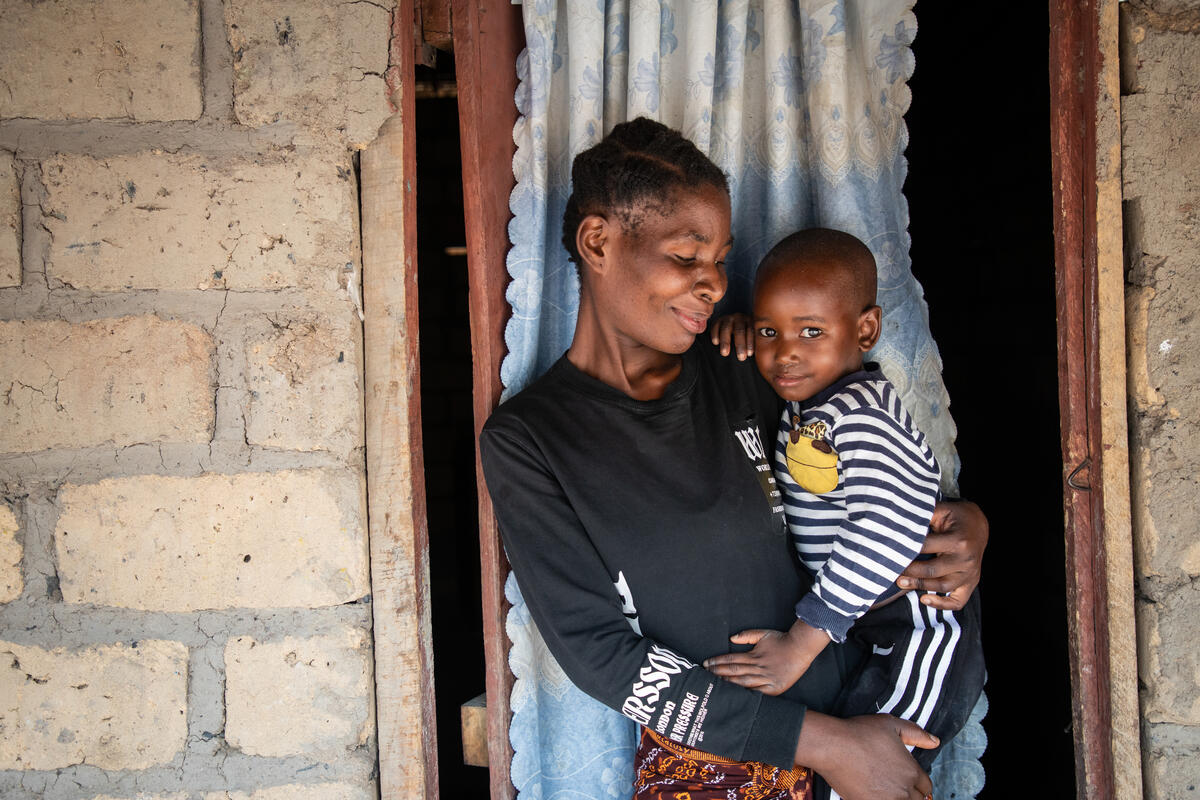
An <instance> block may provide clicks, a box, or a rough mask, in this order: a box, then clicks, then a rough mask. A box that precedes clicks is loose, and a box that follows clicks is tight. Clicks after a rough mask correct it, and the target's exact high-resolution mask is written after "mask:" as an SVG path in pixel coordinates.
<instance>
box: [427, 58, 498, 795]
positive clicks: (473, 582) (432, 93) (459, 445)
mask: <svg viewBox="0 0 1200 800" xmlns="http://www.w3.org/2000/svg"><path fill="white" fill-rule="evenodd" d="M416 84H417V87H416V89H417V91H416V95H417V99H416V145H417V259H418V263H419V264H420V267H419V269H418V271H417V284H418V288H417V292H418V297H419V303H420V311H419V317H420V340H421V429H422V434H423V438H424V442H425V492H426V510H427V515H428V521H429V573H430V606H431V616H432V622H433V669H434V698H435V704H436V709H437V738H438V783H439V789H440V795H441V796H442V797H445V798H463V800H485V798H487V797H488V772H487V769H486V768H483V767H475V766H468V765H466V764H464V763H463V743H462V725H461V717H460V706H461V705H462V704H463V703H465V702H467V701H468V700H471V699H472V698H474V697H475V696H477V695H479V694H482V693H483V688H484V668H483V618H482V612H481V605H482V601H481V596H480V565H479V522H478V516H477V512H476V505H477V502H478V500H477V497H478V492H477V489H476V485H475V425H474V414H473V395H472V373H471V320H470V315H469V314H468V310H467V295H468V293H467V287H468V276H467V258H466V248H465V246H464V245H465V243H466V232H465V230H464V211H463V187H462V180H461V175H462V156H461V153H460V150H459V128H458V97H457V94H458V93H457V86H456V83H455V77H454V57H453V55H452V54H450V53H447V52H445V51H438V53H437V66H436V67H432V68H431V67H422V66H418V67H416Z"/></svg>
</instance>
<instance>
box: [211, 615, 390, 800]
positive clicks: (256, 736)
mask: <svg viewBox="0 0 1200 800" xmlns="http://www.w3.org/2000/svg"><path fill="white" fill-rule="evenodd" d="M371 663H372V662H371V642H370V638H369V637H368V635H367V632H366V631H363V630H358V629H345V630H343V631H341V632H339V633H336V634H332V635H327V636H314V637H311V638H307V639H302V638H298V637H292V636H289V637H286V638H285V639H283V640H282V641H279V642H259V641H255V640H254V639H252V638H250V637H248V636H241V637H238V638H236V639H231V640H230V641H229V643H228V644H227V645H226V647H225V739H226V741H227V742H229V744H230V746H232V747H236V748H238V749H240V750H241V751H242V752H243V753H247V754H249V755H258V756H290V755H301V754H307V755H314V754H322V753H324V754H330V755H331V754H335V753H338V752H344V751H345V750H348V749H352V748H354V747H357V746H359V745H361V744H364V743H365V742H367V741H368V740H369V739H370V737H371V735H372V732H373V729H374V707H375V702H374V698H373V693H372V672H371ZM322 796H324V795H322Z"/></svg>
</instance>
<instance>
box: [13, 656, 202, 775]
mask: <svg viewBox="0 0 1200 800" xmlns="http://www.w3.org/2000/svg"><path fill="white" fill-rule="evenodd" d="M187 659H188V653H187V648H186V647H185V646H184V645H182V644H180V643H178V642H166V641H154V640H148V641H142V642H138V643H137V645H136V646H127V645H123V644H117V645H111V646H104V647H92V648H87V649H84V650H78V651H68V650H63V649H61V648H58V649H54V650H46V649H42V648H40V647H25V646H23V645H18V644H13V643H10V642H0V769H14V770H33V769H59V768H62V767H67V766H70V765H72V764H83V763H87V764H88V765H90V766H92V767H98V768H100V769H113V770H116V769H145V768H146V767H149V766H152V765H154V764H162V763H164V762H168V761H170V760H171V759H173V758H174V757H175V755H176V754H177V753H179V752H180V750H182V749H183V745H184V740H185V739H186V737H187V718H186V711H187Z"/></svg>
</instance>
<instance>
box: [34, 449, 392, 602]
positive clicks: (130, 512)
mask: <svg viewBox="0 0 1200 800" xmlns="http://www.w3.org/2000/svg"><path fill="white" fill-rule="evenodd" d="M59 502H60V504H61V506H62V513H61V515H60V516H59V521H58V526H57V529H56V531H55V548H56V550H57V553H58V568H59V577H60V581H61V588H62V594H63V600H64V601H66V602H68V603H95V604H98V605H106V606H118V607H122V608H138V609H146V610H153V611H194V610H198V609H217V608H268V607H274V606H280V607H289V606H290V607H319V606H331V605H338V604H341V603H346V602H349V601H352V600H355V599H357V598H359V597H362V596H364V595H366V594H367V593H368V592H369V591H370V583H369V580H368V577H367V552H366V534H365V513H364V500H363V488H362V481H361V479H360V478H359V477H357V476H356V475H354V474H353V473H351V472H349V471H326V470H300V471H283V472H273V473H245V474H239V475H203V476H200V477H197V478H175V477H159V476H139V477H133V478H121V479H110V480H105V481H101V482H99V483H96V484H89V485H84V486H66V487H64V488H63V489H62V491H61V492H60V493H59Z"/></svg>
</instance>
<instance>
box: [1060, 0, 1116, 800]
mask: <svg viewBox="0 0 1200 800" xmlns="http://www.w3.org/2000/svg"><path fill="white" fill-rule="evenodd" d="M1098 24H1099V12H1098V9H1097V8H1096V6H1095V3H1094V0H1051V3H1050V104H1051V115H1050V128H1051V146H1052V152H1051V161H1052V175H1053V184H1054V186H1053V191H1054V212H1055V214H1054V240H1055V242H1054V259H1055V286H1056V293H1057V305H1058V350H1059V365H1058V374H1059V408H1060V415H1061V421H1062V454H1063V478H1064V482H1066V481H1067V480H1068V479H1069V477H1070V476H1071V475H1072V474H1074V476H1075V477H1074V480H1072V481H1071V482H1070V483H1066V484H1065V485H1064V490H1063V491H1064V512H1065V517H1066V551H1067V564H1066V568H1067V611H1068V629H1069V636H1070V641H1069V650H1070V659H1071V671H1072V676H1071V706H1072V718H1073V723H1074V739H1075V772H1076V785H1077V794H1078V797H1080V798H1087V800H1101V799H1104V800H1107V798H1111V797H1112V796H1113V792H1114V775H1113V763H1112V745H1111V740H1110V733H1111V700H1110V695H1111V688H1110V685H1109V662H1108V647H1107V644H1108V584H1107V569H1106V557H1105V550H1104V536H1103V532H1104V504H1103V495H1102V492H1103V486H1102V481H1101V475H1102V471H1101V469H1100V463H1099V460H1100V459H1101V458H1102V457H1103V448H1102V446H1101V442H1100V408H1099V405H1100V379H1099V375H1100V368H1099V347H1098V344H1099V327H1098V317H1099V315H1098V302H1099V301H1098V294H1097V277H1098V273H1097V240H1096V227H1095V226H1096V198H1097V193H1096V163H1095V156H1096V108H1097V101H1098V93H1099V69H1098V68H1099V60H1100V55H1099V40H1098ZM1089 459H1090V460H1089ZM1081 464H1090V466H1085V467H1083V468H1082V469H1079V466H1080V465H1081ZM1077 470H1078V471H1077ZM1071 484H1074V486H1072V485H1071ZM1078 486H1087V487H1090V488H1086V489H1081V488H1076V487H1078Z"/></svg>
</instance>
